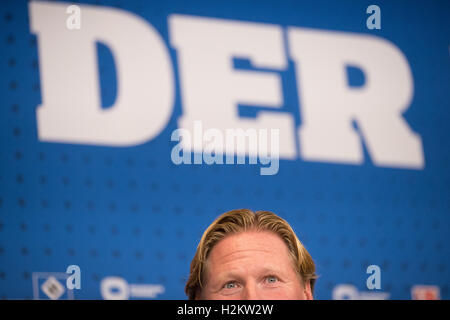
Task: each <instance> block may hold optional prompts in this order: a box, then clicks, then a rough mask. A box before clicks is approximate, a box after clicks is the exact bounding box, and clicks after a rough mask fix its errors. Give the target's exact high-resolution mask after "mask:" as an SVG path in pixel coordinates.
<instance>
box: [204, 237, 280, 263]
mask: <svg viewBox="0 0 450 320" xmlns="http://www.w3.org/2000/svg"><path fill="white" fill-rule="evenodd" d="M287 252H288V250H287V246H286V244H285V243H284V242H283V240H281V238H280V237H279V236H278V235H276V234H275V233H273V232H269V231H244V232H241V233H238V234H232V235H229V236H226V237H225V238H224V239H222V240H221V241H219V242H218V243H217V244H216V245H215V246H214V247H213V249H212V250H211V252H210V255H209V257H210V258H213V259H214V260H216V259H218V260H223V259H227V258H233V257H240V256H245V255H247V254H252V253H261V254H277V255H279V254H286V253H287Z"/></svg>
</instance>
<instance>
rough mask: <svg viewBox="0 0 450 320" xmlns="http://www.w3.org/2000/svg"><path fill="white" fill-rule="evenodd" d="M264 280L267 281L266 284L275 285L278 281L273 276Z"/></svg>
mask: <svg viewBox="0 0 450 320" xmlns="http://www.w3.org/2000/svg"><path fill="white" fill-rule="evenodd" d="M266 280H267V282H268V283H276V282H277V281H278V278H277V277H275V276H268V277H267V278H266Z"/></svg>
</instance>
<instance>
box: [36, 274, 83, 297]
mask: <svg viewBox="0 0 450 320" xmlns="http://www.w3.org/2000/svg"><path fill="white" fill-rule="evenodd" d="M69 276H70V275H69V274H67V273H65V272H33V274H32V281H33V299H34V300H48V299H50V300H73V299H74V295H73V290H71V289H69V288H66V286H65V284H66V281H67V278H68V277H69Z"/></svg>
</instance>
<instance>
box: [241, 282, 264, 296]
mask: <svg viewBox="0 0 450 320" xmlns="http://www.w3.org/2000/svg"><path fill="white" fill-rule="evenodd" d="M243 298H244V300H261V298H260V294H259V290H258V287H257V285H256V284H254V283H249V284H247V285H246V286H245V289H244V297H243Z"/></svg>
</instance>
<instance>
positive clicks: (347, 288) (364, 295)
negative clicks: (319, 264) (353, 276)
mask: <svg viewBox="0 0 450 320" xmlns="http://www.w3.org/2000/svg"><path fill="white" fill-rule="evenodd" d="M390 295H391V294H390V293H389V292H373V291H358V289H357V288H356V287H355V286H353V285H351V284H340V285H337V286H336V287H334V289H333V300H388V299H389V297H390Z"/></svg>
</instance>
